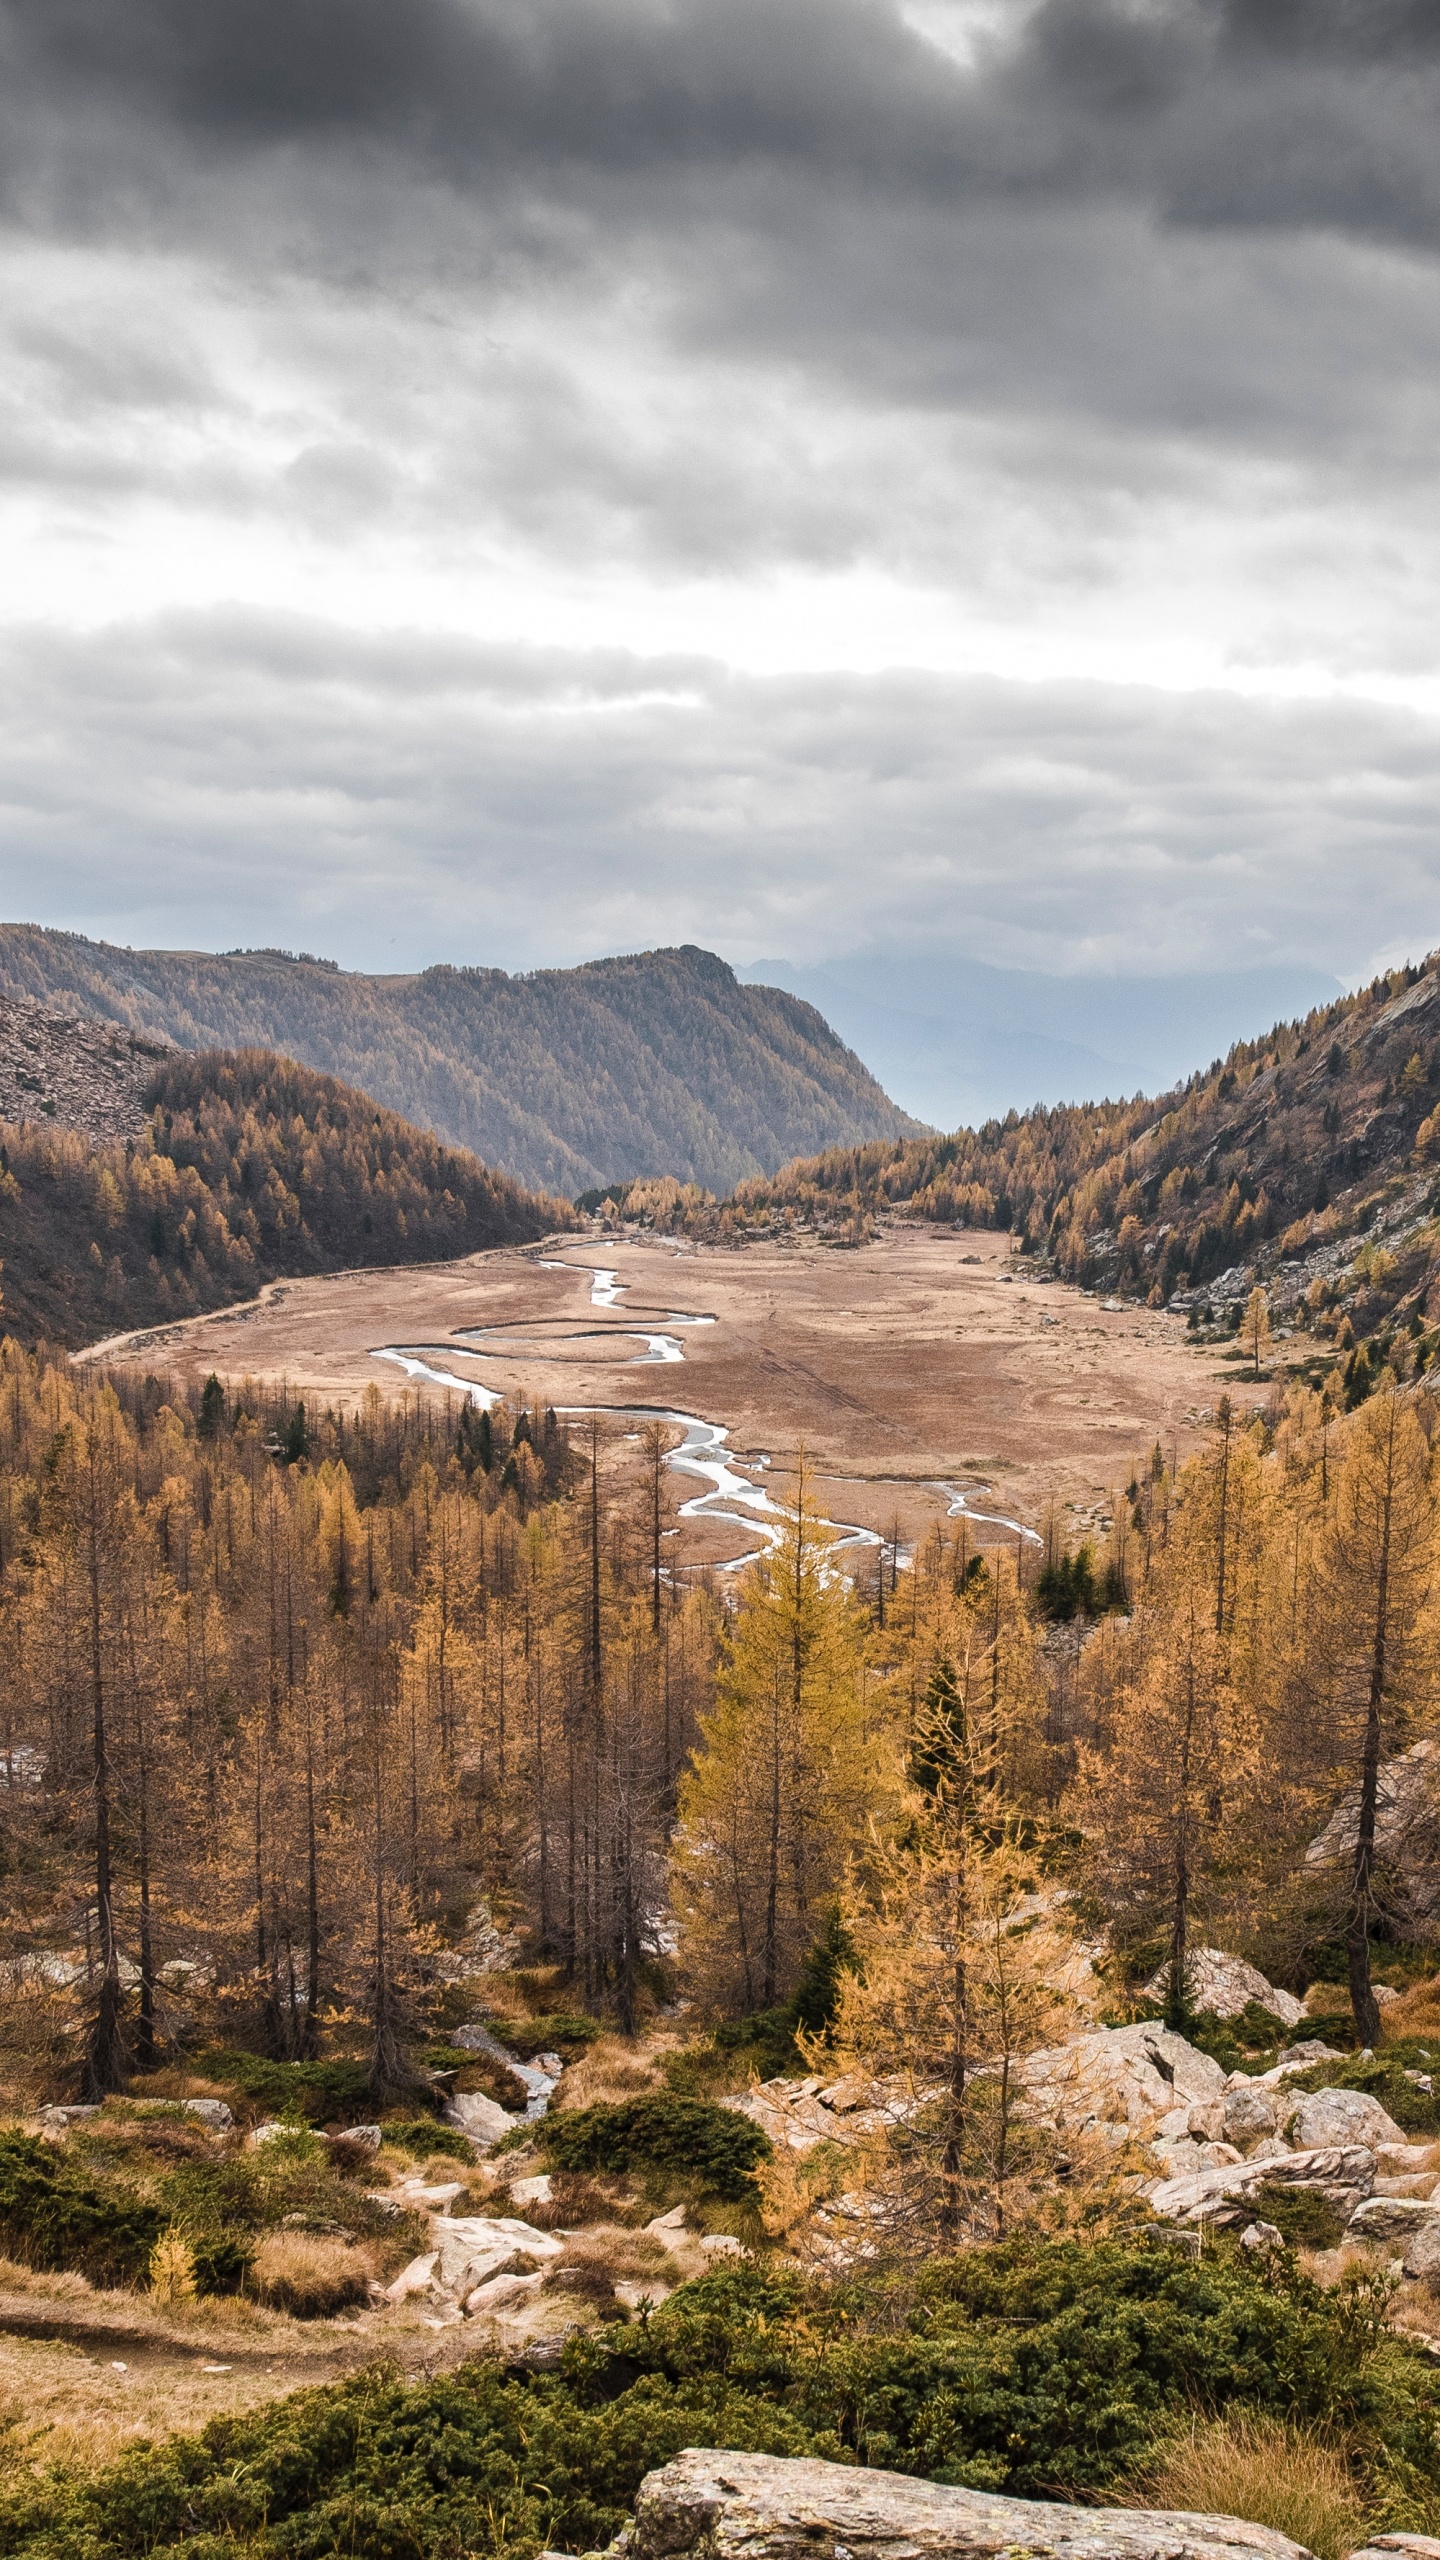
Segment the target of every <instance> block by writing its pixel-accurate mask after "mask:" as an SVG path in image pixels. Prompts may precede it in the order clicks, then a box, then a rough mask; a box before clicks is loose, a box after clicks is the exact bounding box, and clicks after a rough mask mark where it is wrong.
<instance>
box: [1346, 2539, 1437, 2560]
mask: <svg viewBox="0 0 1440 2560" xmlns="http://www.w3.org/2000/svg"><path fill="white" fill-rule="evenodd" d="M1377 2551H1388V2552H1391V2553H1394V2552H1396V2551H1401V2552H1408V2553H1409V2554H1410V2560H1440V2542H1437V2541H1436V2539H1435V2536H1434V2534H1433V2533H1372V2534H1371V2536H1370V2539H1369V2541H1368V2542H1367V2543H1366V2545H1365V2549H1364V2550H1363V2551H1354V2552H1352V2553H1351V2555H1350V2560H1369V2554H1370V2553H1372V2552H1377Z"/></svg>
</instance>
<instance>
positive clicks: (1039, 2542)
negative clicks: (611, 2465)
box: [611, 2451, 1418, 2560]
mask: <svg viewBox="0 0 1440 2560" xmlns="http://www.w3.org/2000/svg"><path fill="white" fill-rule="evenodd" d="M611 2550H612V2553H613V2554H615V2555H617V2560H618V2555H620V2554H622V2553H623V2554H625V2555H628V2560H687V2555H693V2560H893V2555H894V2554H896V2553H897V2552H904V2553H905V2554H906V2560H950V2555H951V2554H955V2555H957V2560H958V2555H960V2554H962V2553H963V2554H975V2555H982V2554H983V2555H985V2560H992V2555H999V2554H1001V2553H1003V2554H1004V2555H1005V2560H1026V2555H1028V2554H1031V2553H1033V2554H1035V2555H1036V2560H1041V2555H1043V2560H1182V2555H1183V2560H1238V2555H1240V2554H1241V2553H1246V2554H1250V2555H1264V2560H1306V2555H1304V2554H1303V2553H1302V2550H1301V2546H1300V2544H1299V2543H1296V2542H1291V2541H1289V2540H1288V2538H1287V2537H1286V2536H1285V2535H1284V2534H1283V2533H1272V2532H1270V2531H1268V2530H1267V2529H1266V2527H1265V2526H1263V2525H1256V2524H1240V2523H1237V2522H1236V2521H1235V2519H1234V2518H1233V2517H1229V2516H1205V2515H1186V2514H1179V2513H1175V2512H1172V2511H1167V2510H1165V2509H1163V2508H1157V2509H1155V2510H1153V2511H1150V2512H1146V2511H1145V2510H1143V2509H1138V2508H1126V2507H1108V2508H1106V2507H1067V2506H1062V2505H1060V2504H1058V2503H1057V2504H1053V2505H1052V2504H1051V2503H1050V2501H1049V2500H1042V2499H1039V2498H1002V2497H998V2496H996V2495H995V2494H994V2493H993V2492H992V2491H989V2490H983V2489H953V2488H947V2487H942V2486H940V2485H939V2484H938V2483H936V2482H935V2481H931V2480H911V2479H908V2478H906V2477H904V2476H902V2475H901V2474H900V2473H898V2472H894V2471H862V2470H860V2469H859V2468H858V2467H853V2466H851V2465H849V2464H846V2463H840V2462H811V2461H792V2460H788V2459H786V2458H785V2457H783V2456H781V2455H778V2454H769V2453H724V2452H721V2453H710V2452H699V2451H695V2452H688V2453H681V2454H677V2456H676V2458H675V2460H674V2461H673V2462H667V2463H666V2465H665V2467H664V2469H663V2470H660V2471H652V2472H650V2473H649V2474H648V2475H647V2477H646V2478H645V2479H644V2480H642V2481H641V2483H640V2487H639V2490H638V2492H637V2494H636V2499H635V2518H634V2522H633V2523H632V2524H629V2525H627V2526H626V2528H625V2530H624V2532H623V2533H622V2534H621V2536H620V2539H619V2541H618V2542H617V2543H614V2544H612V2545H611ZM1417 2560H1418V2555H1417Z"/></svg>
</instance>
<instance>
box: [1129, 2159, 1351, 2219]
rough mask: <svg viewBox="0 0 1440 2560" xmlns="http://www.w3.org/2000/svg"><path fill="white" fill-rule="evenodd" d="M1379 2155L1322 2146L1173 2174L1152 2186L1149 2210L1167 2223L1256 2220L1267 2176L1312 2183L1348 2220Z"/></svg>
mask: <svg viewBox="0 0 1440 2560" xmlns="http://www.w3.org/2000/svg"><path fill="white" fill-rule="evenodd" d="M1374 2178H1375V2157H1374V2153H1373V2152H1370V2151H1367V2150H1365V2149H1364V2147H1363V2146H1362V2145H1360V2144H1358V2143H1357V2144H1353V2145H1350V2146H1348V2147H1343V2148H1342V2147H1332V2148H1329V2149H1326V2150H1323V2151H1287V2152H1286V2153H1285V2155H1284V2157H1283V2159H1279V2160H1256V2159H1254V2158H1251V2159H1249V2160H1242V2161H1241V2163H1240V2165H1239V2167H1238V2168H1233V2169H1232V2168H1224V2169H1201V2170H1198V2171H1196V2172H1194V2173H1193V2174H1192V2175H1191V2176H1188V2177H1181V2178H1169V2179H1166V2180H1163V2181H1161V2182H1160V2183H1158V2184H1157V2185H1155V2186H1154V2187H1152V2188H1151V2190H1150V2210H1151V2212H1152V2213H1157V2214H1159V2216H1160V2218H1161V2220H1162V2221H1165V2222H1202V2223H1217V2224H1226V2223H1232V2222H1248V2221H1250V2220H1251V2219H1252V2208H1253V2205H1254V2201H1255V2197H1256V2195H1257V2193H1258V2192H1259V2189H1260V2187H1261V2185H1262V2183H1263V2182H1264V2181H1265V2180H1266V2179H1278V2180H1280V2181H1281V2182H1282V2183H1283V2184H1284V2185H1286V2186H1294V2187H1310V2188H1314V2189H1316V2190H1317V2191H1318V2192H1319V2193H1320V2194H1321V2195H1323V2196H1325V2197H1326V2199H1327V2200H1328V2201H1329V2202H1330V2203H1331V2204H1333V2205H1334V2206H1335V2207H1336V2210H1337V2211H1338V2212H1340V2213H1343V2214H1344V2215H1345V2216H1346V2217H1347V2219H1348V2218H1349V2216H1350V2215H1351V2214H1352V2213H1353V2212H1354V2210H1355V2207H1356V2206H1357V2205H1358V2204H1359V2203H1360V2202H1361V2200H1362V2198H1364V2197H1365V2196H1368V2194H1369V2193H1370V2189H1371V2187H1372V2185H1373V2184H1374Z"/></svg>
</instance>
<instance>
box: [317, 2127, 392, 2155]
mask: <svg viewBox="0 0 1440 2560" xmlns="http://www.w3.org/2000/svg"><path fill="white" fill-rule="evenodd" d="M384 2138H385V2137H384V2134H383V2132H382V2130H381V2128H380V2126H379V2125H378V2124H347V2125H346V2127H345V2129H344V2131H343V2132H341V2133H336V2134H331V2135H329V2136H328V2137H327V2139H328V2140H330V2141H332V2142H353V2143H354V2145H355V2148H356V2150H357V2151H378V2150H379V2148H380V2145H381V2143H382V2142H383V2140H384Z"/></svg>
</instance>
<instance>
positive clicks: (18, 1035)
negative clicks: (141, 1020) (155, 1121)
mask: <svg viewBox="0 0 1440 2560" xmlns="http://www.w3.org/2000/svg"><path fill="white" fill-rule="evenodd" d="M174 1054H175V1043H174V1041H173V1040H170V1039H167V1038H166V1036H165V1034H164V1033H163V1032H158V1031H150V1032H138V1031H131V1030H129V1029H128V1028H127V1027H126V1026H125V1025H124V1024H121V1023H118V1022H100V1021H96V1020H94V1019H93V1018H91V1017H86V1016H79V1015H75V1014H69V1013H61V1012H59V1011H55V1012H52V1011H51V1010H50V1008H49V1007H48V1006H47V1005H42V1004H35V1003H34V1002H32V1000H31V999H30V997H28V996H10V995H7V996H6V998H5V1000H4V1002H3V1004H0V1120H15V1121H25V1120H31V1121H35V1122H37V1123H38V1124H39V1125H40V1126H41V1127H44V1125H45V1124H46V1122H47V1121H48V1122H49V1124H50V1126H51V1127H52V1128H60V1129H78V1130H79V1131H80V1133H81V1135H82V1136H84V1137H87V1138H91V1139H95V1140H97V1141H101V1142H103V1141H104V1140H105V1139H107V1138H109V1139H113V1138H134V1137H138V1136H139V1134H140V1131H141V1129H142V1128H143V1127H144V1124H145V1113H144V1110H143V1107H142V1104H141V1096H142V1094H143V1093H144V1091H145V1087H146V1086H147V1084H149V1082H150V1080H151V1078H152V1076H153V1075H154V1073H155V1070H156V1067H157V1066H158V1065H159V1063H160V1061H161V1059H162V1058H166V1057H173V1056H174Z"/></svg>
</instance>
